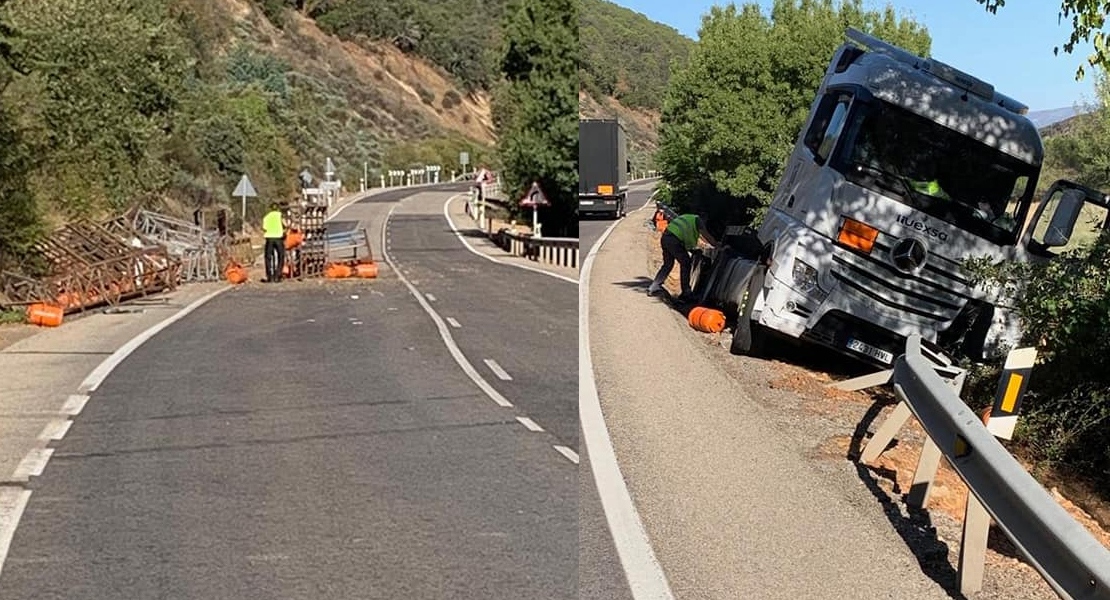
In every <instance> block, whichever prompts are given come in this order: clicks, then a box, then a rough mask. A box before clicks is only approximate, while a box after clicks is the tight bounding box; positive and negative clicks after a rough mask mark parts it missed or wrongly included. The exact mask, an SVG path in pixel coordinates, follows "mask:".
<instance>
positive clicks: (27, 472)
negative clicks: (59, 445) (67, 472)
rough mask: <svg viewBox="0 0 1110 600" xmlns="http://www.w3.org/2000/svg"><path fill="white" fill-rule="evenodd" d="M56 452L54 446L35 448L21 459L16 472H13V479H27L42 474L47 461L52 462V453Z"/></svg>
mask: <svg viewBox="0 0 1110 600" xmlns="http://www.w3.org/2000/svg"><path fill="white" fill-rule="evenodd" d="M52 454H54V449H53V448H33V449H32V450H31V451H30V452H28V453H27V456H24V457H23V460H21V461H19V465H17V466H16V468H15V472H14V473H12V480H13V481H27V480H28V479H30V478H32V477H38V476H39V475H42V471H43V469H45V468H46V463H48V462H50V455H52Z"/></svg>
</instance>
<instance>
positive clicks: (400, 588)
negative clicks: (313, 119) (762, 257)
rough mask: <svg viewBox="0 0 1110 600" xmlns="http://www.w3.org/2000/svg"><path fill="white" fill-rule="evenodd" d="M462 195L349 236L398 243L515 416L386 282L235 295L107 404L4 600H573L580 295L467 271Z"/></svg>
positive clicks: (402, 261)
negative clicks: (457, 231) (452, 219)
mask: <svg viewBox="0 0 1110 600" xmlns="http://www.w3.org/2000/svg"><path fill="white" fill-rule="evenodd" d="M446 189H447V190H448V191H442V190H437V191H420V192H413V191H412V190H405V191H403V192H391V193H390V194H385V195H380V196H377V197H373V198H370V199H367V200H366V201H363V202H360V203H357V204H354V205H351V206H349V207H347V208H346V209H344V211H343V213H342V215H341V218H342V219H344V220H348V221H350V220H357V221H359V222H360V223H359V226H363V227H368V228H369V229H370V230H371V231H372V232H374V231H381V230H382V229H383V228H384V230H385V234H386V237H387V238H388V239H389V246H390V250H389V252H390V256H391V258H393V260H394V261H396V263H397V264H398V265H399V266H400V269H401V271H402V273H403V274H404V275H405V277H406V278H407V279H409V281H410V282H411V283H412V284H413V285H414V286H415V287H416V288H417V289H418V290H419V291H420V293H422V294H425V300H426V301H427V303H428V306H430V307H432V309H433V310H434V311H436V312H437V313H438V314H439V315H440V316H441V317H442V318H443V319H444V320H446V319H448V318H450V321H451V322H452V324H451V325H450V331H451V334H452V337H453V339H454V341H455V343H457V344H458V348H459V349H460V350H461V352H462V354H463V355H464V356H465V357H466V359H467V360H469V362H470V363H472V365H473V366H474V368H475V369H476V370H477V372H478V374H479V375H480V376H481V377H482V378H484V379H485V380H486V381H488V382H489V383H490V384H491V385H492V386H493V387H494V388H495V389H496V390H497V391H498V392H499V393H500V394H501V395H502V396H503V397H504V398H506V399H507V400H509V401H510V402H511V403H512V404H513V406H511V407H503V406H499V405H498V404H496V403H495V402H494V401H493V400H492V399H491V398H490V397H489V396H488V395H486V394H485V393H484V392H483V391H482V390H481V389H480V388H479V387H478V386H477V385H475V383H474V382H473V381H472V380H471V378H470V377H468V376H467V374H466V373H464V371H463V370H462V369H461V368H460V367H459V365H458V364H457V362H456V359H455V358H454V357H453V356H452V354H451V352H449V350H448V347H447V346H445V344H444V341H443V340H442V338H441V333H440V331H438V330H437V327H436V325H435V323H434V322H433V320H432V319H431V318H430V317H429V315H428V314H427V313H426V312H425V311H424V309H423V308H422V307H421V305H420V304H418V302H417V301H416V299H415V298H413V296H412V295H411V293H410V292H409V289H408V288H407V287H406V286H405V285H404V284H403V282H402V281H400V280H399V278H398V277H396V276H395V275H394V274H393V273H391V272H390V271H389V270H388V269H383V275H382V277H381V278H380V279H378V280H375V281H373V282H354V281H343V282H309V283H304V284H297V283H290V284H284V285H281V286H272V287H271V286H264V285H251V286H246V287H241V288H238V289H236V290H233V291H232V292H230V293H225V294H222V295H220V296H218V297H217V298H215V299H214V300H212V301H211V302H210V303H208V304H206V305H204V306H202V307H201V308H200V309H198V310H196V311H195V312H194V313H192V314H190V315H189V316H187V317H186V318H184V319H182V320H181V321H178V322H177V323H175V324H173V325H171V326H170V327H169V328H167V329H166V330H165V331H163V332H162V333H160V334H158V335H157V336H155V337H154V338H153V339H151V340H150V341H148V342H147V343H146V344H145V345H143V346H141V347H140V348H139V349H138V350H137V351H135V352H134V353H133V354H132V355H131V356H130V357H129V358H128V359H127V360H126V361H125V362H124V363H123V364H121V365H120V366H119V367H118V368H117V369H116V370H115V371H114V372H113V373H112V374H111V375H110V376H109V377H108V379H107V380H106V381H105V382H104V383H103V384H102V385H101V386H100V388H99V389H98V390H97V391H96V392H95V393H94V394H92V398H91V399H90V400H89V402H88V404H87V406H86V407H85V409H84V412H83V413H82V414H81V415H80V416H78V417H77V418H76V419H75V421H74V424H73V426H72V427H71V428H70V430H69V433H68V434H67V435H66V437H65V438H64V439H63V440H62V441H60V442H58V443H57V444H56V445H55V451H54V454H53V458H52V459H51V460H50V462H49V464H48V465H47V467H46V469H45V471H44V473H43V475H42V476H41V477H37V478H34V479H32V482H31V483H30V484H29V485H30V487H31V488H32V489H33V490H34V494H33V495H32V496H31V500H30V502H29V504H28V506H27V508H26V511H25V512H24V514H23V517H22V520H21V522H20V524H19V527H18V529H17V530H16V533H15V536H14V539H13V541H12V544H11V548H10V551H9V553H8V555H7V560H6V562H5V563H4V565H3V571H2V577H0V597H3V598H5V599H6V600H15V599H23V598H26V599H36V600H44V599H53V598H66V599H90V600H94V599H95V600H111V599H120V600H123V599H128V600H130V599H135V598H197V599H201V598H203V599H219V598H228V599H232V598H234V599H253V598H257V599H274V598H305V599H323V598H336V599H340V598H342V599H347V598H460V599H461V598H505V599H516V598H573V597H575V596H577V577H576V575H577V569H578V540H577V519H578V507H577V502H576V497H577V491H578V488H577V475H578V470H577V466H576V464H574V463H573V462H572V461H571V460H569V459H568V458H567V457H566V455H565V454H564V453H561V452H559V451H556V449H555V446H566V447H568V448H569V449H570V450H572V451H575V452H576V451H577V443H578V442H577V439H578V437H577V409H576V406H577V404H576V397H577V396H576V390H577V383H576V382H575V380H574V379H573V377H574V374H575V373H576V368H577V357H576V355H575V349H576V344H577V334H576V330H575V329H574V328H575V322H576V321H575V319H574V316H575V315H576V294H577V288H576V287H575V286H574V285H572V284H568V283H566V282H562V281H559V280H557V279H554V278H550V277H545V276H543V275H540V274H535V273H529V272H527V271H523V270H519V269H514V268H512V267H508V266H502V265H496V264H493V263H490V262H488V261H484V260H483V259H481V258H479V257H477V256H474V255H472V254H470V253H469V252H467V251H466V250H465V249H463V247H462V245H461V243H460V242H459V241H458V240H457V239H456V238H455V237H454V235H453V234H452V233H451V232H450V229H449V227H448V226H447V223H446V221H445V220H444V217H443V212H442V207H443V203H444V202H445V201H446V199H447V198H448V197H449V195H450V191H449V190H450V189H451V188H446ZM399 196H404V199H403V200H401V202H400V203H399V204H397V203H396V201H397V200H398V199H399V198H398V197H399ZM390 208H393V215H392V217H390V218H389V219H388V222H387V221H386V215H387V214H388V210H389V209H390ZM379 246H380V244H378V243H375V250H376V251H377V250H379ZM427 294H431V295H432V297H434V300H432V298H429V297H427ZM456 324H457V325H458V327H455V325H456ZM486 360H489V361H490V363H486ZM493 364H496V365H497V368H496V369H495V368H494V367H493V366H492V365H493ZM498 370H500V371H501V372H502V373H503V374H505V375H507V376H508V377H511V378H512V379H511V380H503V379H501V378H499V377H498V373H497V371H498ZM518 417H523V418H525V419H526V420H525V421H522V420H519V419H518ZM527 419H530V420H531V421H527ZM529 423H534V424H535V427H532V426H530V425H528V424H529ZM540 428H542V431H535V430H534V429H540Z"/></svg>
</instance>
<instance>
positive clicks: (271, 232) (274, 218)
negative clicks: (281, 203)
mask: <svg viewBox="0 0 1110 600" xmlns="http://www.w3.org/2000/svg"><path fill="white" fill-rule="evenodd" d="M262 235H263V237H267V238H271V239H272V238H278V239H280V238H281V237H282V236H283V235H285V226H284V225H283V224H282V222H281V211H280V210H271V211H270V212H268V213H266V216H265V217H262Z"/></svg>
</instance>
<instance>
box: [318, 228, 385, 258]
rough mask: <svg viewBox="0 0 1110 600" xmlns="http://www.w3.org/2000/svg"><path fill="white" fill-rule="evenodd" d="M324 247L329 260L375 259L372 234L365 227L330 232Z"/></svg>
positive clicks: (325, 239)
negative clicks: (371, 240) (371, 239)
mask: <svg viewBox="0 0 1110 600" xmlns="http://www.w3.org/2000/svg"><path fill="white" fill-rule="evenodd" d="M324 247H325V248H326V253H327V257H328V260H374V251H373V250H372V249H371V247H370V234H369V233H367V231H366V230H365V229H352V230H349V231H339V232H328V233H327V235H326V236H325V237H324Z"/></svg>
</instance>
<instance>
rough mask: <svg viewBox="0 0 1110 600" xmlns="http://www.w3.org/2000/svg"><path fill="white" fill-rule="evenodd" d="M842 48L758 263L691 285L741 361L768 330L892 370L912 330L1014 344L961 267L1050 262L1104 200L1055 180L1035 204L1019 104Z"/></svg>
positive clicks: (1101, 210)
mask: <svg viewBox="0 0 1110 600" xmlns="http://www.w3.org/2000/svg"><path fill="white" fill-rule="evenodd" d="M848 38H849V40H850V41H849V42H848V43H845V44H844V45H842V46H841V47H840V48H839V49H838V50H837V51H836V53H835V54H834V55H833V58H832V62H831V63H830V64H829V68H828V70H827V71H826V73H825V77H824V80H823V81H822V83H821V86H820V88H819V89H818V91H817V96H816V98H815V100H814V102H813V105H812V108H811V109H810V113H809V118H808V121H807V122H806V124H805V126H804V127H803V128H802V130H801V132H800V134H799V136H798V139H797V142H796V144H795V147H794V150H793V153H792V154H791V155H790V158H789V161H788V163H787V164H786V168H785V171H784V175H783V178H782V180H781V181H780V182H779V185H778V188H777V189H776V191H775V194H774V196H773V199H772V202H771V205H770V208H769V209H768V211H767V214H766V217H765V219H764V221H763V223H762V225H761V226H760V227H759V229H758V234H757V235H758V241H759V245H761V246H762V247H763V252H762V253H761V255H760V256H759V257H755V256H752V255H751V254H750V253H749V254H748V255H747V256H742V257H737V256H736V255H735V253H732V252H730V251H729V249H727V248H721V249H718V250H717V251H716V252H715V253H714V254H715V256H714V257H713V260H714V264H713V267H712V268H711V269H703V272H704V275H703V276H702V277H701V278H700V279H701V281H700V282H699V283H700V286H699V287H700V289H701V291H702V292H703V294H704V297H705V298H706V299H707V300H709V301H715V302H716V303H717V304H721V305H730V306H732V307H736V308H737V309H738V313H739V316H738V323H737V325H736V327H735V329H734V335H733V342H732V350H733V352H735V353H738V354H750V353H755V352H757V351H758V350H759V348H760V342H761V340H762V336H764V335H766V334H767V333H768V331H772V332H777V333H778V334H781V335H784V336H787V337H791V338H796V339H800V340H804V341H809V342H815V343H818V344H822V345H825V346H828V347H831V348H834V349H836V350H838V351H841V352H844V353H847V354H850V355H852V356H855V357H857V358H860V359H862V360H865V361H868V362H871V363H874V364H877V365H883V366H888V365H890V364H891V362H892V361H893V360H894V358H895V357H896V356H898V355H900V354H901V353H902V352H903V351H904V347H905V339H906V337H908V336H909V335H911V334H914V333H918V334H921V335H922V336H923V337H924V338H925V339H927V340H930V341H933V342H936V343H937V344H939V345H941V346H942V347H945V348H948V349H949V350H954V351H955V352H956V353H962V354H964V355H968V356H971V357H973V358H976V359H981V358H985V357H987V356H988V355H990V354H993V353H994V352H996V351H998V350H1001V349H1002V348H1003V347H1005V346H1007V345H1010V344H1012V343H1014V342H1015V341H1016V340H1017V337H1018V336H1019V335H1020V330H1019V327H1018V320H1017V316H1016V314H1014V312H1013V311H1012V310H1010V309H1008V308H1007V306H1006V304H1007V302H1006V299H1005V298H1002V297H999V292H998V291H997V290H992V289H988V288H985V287H983V286H976V285H974V283H973V281H972V278H971V275H970V274H969V273H968V272H967V271H966V270H965V269H964V268H963V266H962V265H963V261H964V259H965V258H968V257H989V258H990V259H992V260H994V261H1029V260H1048V259H1051V258H1052V257H1053V256H1055V255H1057V254H1058V253H1060V252H1063V251H1067V250H1070V249H1072V248H1074V247H1076V246H1077V245H1078V244H1082V243H1088V242H1090V241H1092V240H1093V239H1094V237H1095V235H1094V234H1095V233H1097V232H1099V231H1101V230H1102V229H1104V228H1105V227H1106V225H1107V222H1106V221H1107V219H1106V215H1107V207H1108V206H1110V202H1108V198H1107V197H1106V196H1105V195H1103V194H1102V193H1099V192H1097V191H1095V190H1091V189H1088V188H1085V187H1083V186H1079V185H1076V184H1074V183H1071V182H1067V181H1058V182H1056V183H1055V184H1053V186H1051V188H1050V190H1049V192H1048V195H1047V197H1046V201H1045V202H1043V203H1041V204H1040V205H1039V207H1035V206H1034V204H1035V203H1034V193H1035V190H1036V188H1037V184H1038V179H1039V176H1040V174H1041V163H1042V159H1043V155H1044V152H1043V146H1042V143H1041V138H1040V135H1039V133H1038V131H1037V128H1036V126H1035V125H1034V124H1033V123H1032V122H1031V121H1030V120H1029V119H1028V118H1027V117H1026V116H1025V115H1026V113H1027V112H1028V109H1027V108H1026V107H1025V106H1023V105H1022V104H1020V103H1018V102H1017V101H1015V100H1013V99H1011V98H1008V97H1006V96H1004V95H1002V94H1000V93H998V92H996V91H995V90H994V88H993V86H991V85H990V84H988V83H986V82H984V81H981V80H979V79H977V78H975V77H972V76H970V75H968V74H966V73H963V72H960V71H958V70H956V69H954V68H952V67H950V66H948V65H945V64H943V63H940V62H938V61H935V60H931V59H925V58H921V57H918V56H915V55H913V54H911V53H909V52H907V51H905V50H902V49H900V48H897V47H895V46H892V45H890V44H887V43H885V42H882V41H880V40H878V39H875V38H873V37H871V36H868V35H866V34H864V33H861V32H859V31H855V30H849V31H848ZM1031 213H1035V214H1032V215H1031ZM1077 225H1079V227H1077ZM749 241H750V240H749ZM759 245H757V247H758V246H759ZM749 274H753V275H752V276H751V277H749V276H748V275H749Z"/></svg>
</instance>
